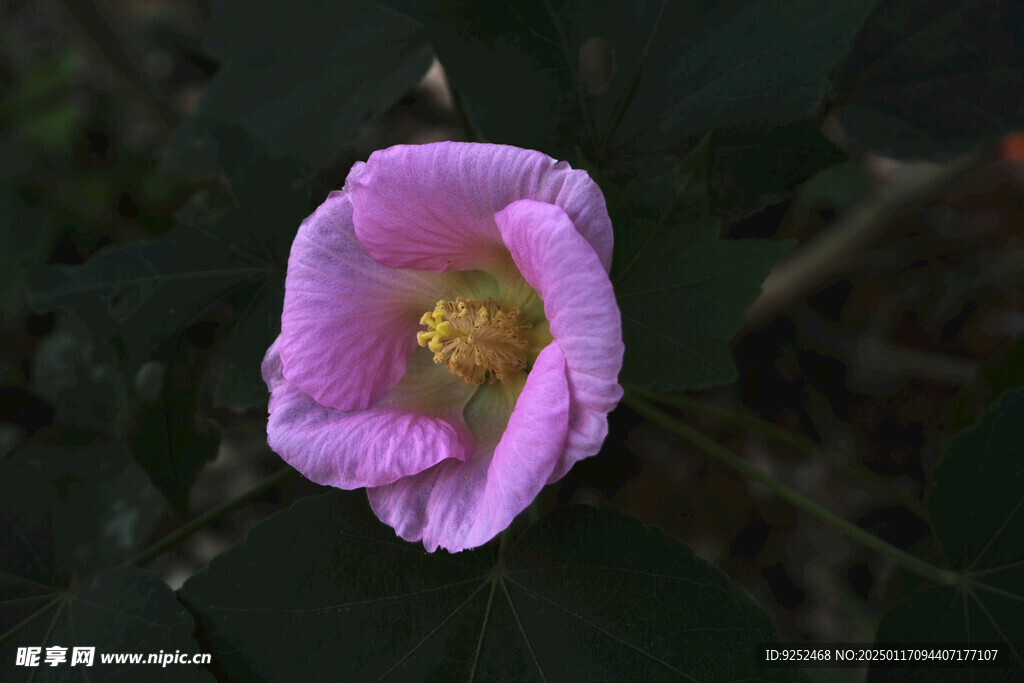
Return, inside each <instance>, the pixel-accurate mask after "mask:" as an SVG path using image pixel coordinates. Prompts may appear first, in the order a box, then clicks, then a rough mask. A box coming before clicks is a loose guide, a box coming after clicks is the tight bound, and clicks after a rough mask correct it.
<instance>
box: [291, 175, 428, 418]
mask: <svg viewBox="0 0 1024 683" xmlns="http://www.w3.org/2000/svg"><path fill="white" fill-rule="evenodd" d="M441 290H443V287H442V282H441V280H440V279H439V277H438V275H437V274H435V273H428V272H423V271H408V270H397V269H393V268H386V267H384V266H382V265H380V264H379V263H377V262H376V261H374V260H373V259H372V258H370V256H369V255H368V254H367V253H366V251H365V250H364V249H363V248H362V246H361V245H360V244H359V241H358V240H357V239H356V236H355V232H354V231H353V228H352V200H351V198H350V197H349V196H348V195H347V194H345V193H344V192H332V193H331V194H330V196H329V197H328V198H327V201H325V202H324V203H323V204H322V205H321V206H320V207H319V208H318V209H317V210H316V211H314V212H313V214H312V215H310V216H309V218H307V219H306V220H305V221H303V223H302V225H301V226H300V227H299V232H298V234H297V235H296V237H295V242H294V244H293V245H292V251H291V256H290V258H289V259H288V275H287V278H286V280H285V295H284V312H283V313H282V315H281V337H280V353H281V357H282V359H283V362H284V376H285V377H287V378H288V380H289V381H290V382H292V383H294V384H295V386H296V387H297V388H298V389H301V390H302V391H303V392H304V393H306V394H308V395H309V396H311V397H313V398H314V399H316V400H317V402H318V403H320V404H322V405H324V406H329V407H331V408H337V409H338V410H354V409H357V408H365V407H367V406H369V405H370V404H371V403H373V402H374V401H376V400H377V399H378V398H380V397H381V396H382V395H383V394H384V393H385V392H387V391H388V390H389V389H391V387H393V386H394V385H395V383H396V382H398V380H399V378H400V377H401V376H402V373H403V372H405V364H406V358H407V357H408V356H409V354H410V353H411V352H412V351H413V349H414V348H415V347H416V332H417V331H418V330H419V329H420V327H419V324H418V323H419V318H420V316H421V315H422V314H423V312H424V311H426V310H429V309H431V308H433V306H434V304H435V303H436V302H437V300H438V299H439V298H441V296H440V295H441V294H442V293H443V292H442V291H441Z"/></svg>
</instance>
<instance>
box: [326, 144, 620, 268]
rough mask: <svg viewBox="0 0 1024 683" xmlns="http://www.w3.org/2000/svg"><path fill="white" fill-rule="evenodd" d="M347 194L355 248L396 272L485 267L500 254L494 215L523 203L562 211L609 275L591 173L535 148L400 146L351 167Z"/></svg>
mask: <svg viewBox="0 0 1024 683" xmlns="http://www.w3.org/2000/svg"><path fill="white" fill-rule="evenodd" d="M345 188H346V190H349V191H350V192H351V193H352V197H353V203H354V204H355V217H354V218H355V228H356V234H357V235H358V236H359V241H360V242H361V243H362V244H363V246H364V247H365V248H366V250H367V251H368V252H369V253H370V254H371V255H372V256H373V258H375V259H377V260H378V261H379V262H381V263H383V264H385V265H388V266H392V267H395V268H418V269H424V270H434V271H443V270H449V269H454V270H458V269H466V268H484V267H487V266H489V265H492V264H493V263H494V262H495V261H496V260H498V259H500V258H501V256H502V254H504V249H503V248H502V242H501V237H500V235H499V233H498V229H497V226H496V225H495V223H494V214H495V213H496V212H498V211H500V210H502V209H504V208H505V207H506V206H508V205H509V204H511V203H512V202H514V201H516V200H518V199H536V200H539V201H543V202H549V203H552V204H555V205H557V206H560V207H561V208H562V210H564V211H565V213H566V214H568V216H569V218H570V220H571V221H572V222H573V223H574V224H575V225H576V229H577V230H578V231H579V233H580V234H581V235H583V237H584V238H585V239H586V240H587V241H588V242H589V243H590V246H591V247H592V249H593V251H594V252H595V253H596V254H597V255H598V260H599V261H600V263H601V265H602V266H603V267H604V270H605V271H606V272H607V270H608V268H609V266H610V265H611V259H612V224H611V219H609V217H608V210H607V208H606V207H605V202H604V196H603V195H602V194H601V190H600V189H599V188H598V186H597V184H596V183H594V181H592V180H591V179H590V176H588V175H587V173H586V172H585V171H581V170H573V169H572V168H570V167H569V165H568V164H567V163H566V162H556V161H555V160H554V159H552V158H551V157H549V156H547V155H546V154H542V153H541V152H536V151H533V150H526V149H519V148H517V147H508V146H505V145H489V144H474V143H460V142H438V143H433V144H427V145H398V146H395V147H390V148H388V149H385V150H380V151H376V152H374V153H373V154H372V155H371V156H370V159H369V160H368V161H367V162H366V163H365V164H357V165H356V166H353V167H352V171H351V172H350V173H349V176H348V180H347V181H346V184H345Z"/></svg>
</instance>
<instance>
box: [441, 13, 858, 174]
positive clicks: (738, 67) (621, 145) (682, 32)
mask: <svg viewBox="0 0 1024 683" xmlns="http://www.w3.org/2000/svg"><path fill="white" fill-rule="evenodd" d="M428 4H432V5H436V6H437V7H436V8H435V9H434V11H433V12H428V13H425V14H424V21H425V22H426V24H427V26H428V30H429V31H430V34H431V39H432V41H433V44H434V47H435V49H436V50H437V54H438V57H439V58H440V60H441V62H442V64H443V65H444V66H445V69H446V72H447V74H448V77H449V79H450V80H451V82H452V83H453V84H454V86H455V87H456V88H458V89H459V91H460V93H461V95H462V98H463V100H464V101H465V103H466V105H467V107H468V109H469V112H470V115H471V116H472V118H473V121H474V122H475V123H476V125H477V126H478V127H479V128H480V130H481V132H482V133H483V135H484V136H486V137H487V138H489V139H491V140H493V141H496V142H506V143H510V144H516V145H520V146H523V147H534V148H538V149H542V150H544V151H546V152H548V153H549V154H551V155H552V156H555V157H557V158H566V157H567V156H568V155H569V154H571V153H573V152H574V150H575V149H576V148H577V147H579V148H581V149H582V150H583V152H584V153H585V154H586V155H587V157H588V158H590V159H593V160H595V161H597V162H598V163H599V164H604V163H605V162H608V161H612V162H618V163H620V164H622V165H624V166H626V167H628V168H629V169H631V170H632V171H634V172H635V171H637V170H643V167H644V166H645V165H649V162H651V161H652V160H655V159H657V158H659V157H663V156H665V155H668V154H679V153H682V152H685V151H686V150H687V149H688V148H689V147H690V146H692V144H694V143H695V142H696V138H697V136H700V135H702V134H703V133H704V132H705V131H708V130H712V129H716V128H720V127H733V126H749V125H758V126H767V125H771V124H778V123H784V124H790V123H794V122H796V121H799V120H801V119H805V118H807V117H808V115H809V114H810V112H811V111H812V109H813V107H814V105H815V104H816V103H817V102H818V100H819V99H820V97H821V96H822V95H824V94H825V86H826V80H825V77H826V75H827V74H828V71H829V70H830V68H831V67H832V65H833V64H834V62H835V61H836V60H837V59H839V58H840V57H841V56H842V55H843V53H844V51H845V49H846V46H847V44H848V41H849V39H850V37H851V36H852V35H853V33H854V32H855V30H856V29H857V27H858V26H859V25H860V23H861V21H862V19H863V18H864V16H865V15H866V13H867V12H868V10H869V9H870V7H871V5H872V4H873V2H871V1H869V0H858V1H857V2H839V1H838V0H829V1H827V2H821V1H820V0H789V1H786V2H776V3H768V4H766V3H758V2H737V1H733V0H725V1H718V2H706V3H699V4H695V3H678V2H676V3H674V2H666V1H663V0H662V1H658V0H649V1H647V2H630V3H599V2H594V1H593V0H565V1H563V2H550V3H548V2H546V3H527V4H526V5H523V4H521V3H518V4H517V3H507V4H503V5H495V4H494V3H490V2H486V3H485V2H475V1H474V0H435V2H434V3H428ZM588 41H589V42H588ZM595 47H596V48H598V49H594V48H595ZM591 58H594V59H596V60H597V61H598V62H599V64H600V63H603V64H606V65H608V67H607V68H606V69H605V70H604V71H602V72H601V73H602V74H604V75H605V77H606V79H607V80H606V82H602V83H600V84H595V83H593V82H592V80H593V76H592V72H593V68H592V67H593V64H592V63H591ZM495 74H501V77H500V78H495ZM602 80H603V79H602ZM595 85H599V86H603V87H595ZM812 149H813V148H812Z"/></svg>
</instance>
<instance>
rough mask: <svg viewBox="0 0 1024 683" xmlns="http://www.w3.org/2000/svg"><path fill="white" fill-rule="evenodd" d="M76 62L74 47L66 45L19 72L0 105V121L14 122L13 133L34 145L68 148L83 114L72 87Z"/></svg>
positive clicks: (77, 59) (78, 61)
mask: <svg viewBox="0 0 1024 683" xmlns="http://www.w3.org/2000/svg"><path fill="white" fill-rule="evenodd" d="M80 63H81V60H80V59H79V55H78V54H77V53H76V52H75V50H74V49H73V48H66V49H64V50H62V51H59V52H57V54H55V55H54V56H53V57H51V58H50V59H47V60H45V61H43V62H42V63H40V64H38V65H36V66H34V67H33V68H31V69H30V70H29V71H28V72H27V73H24V74H22V75H20V77H19V79H18V82H17V83H16V84H15V86H14V87H13V88H12V90H11V92H10V94H9V95H8V96H7V97H5V98H4V99H3V102H2V105H0V122H6V121H12V122H14V123H15V124H16V128H15V130H16V134H20V135H22V136H24V137H25V139H26V140H27V141H28V142H29V144H31V145H32V146H34V147H39V148H41V149H43V150H47V151H60V150H65V149H67V148H68V147H70V146H71V143H72V139H73V137H74V136H75V135H76V134H77V133H78V131H79V124H80V122H81V120H82V118H83V114H84V111H83V109H82V106H81V103H80V102H79V101H78V99H77V98H76V97H75V93H74V91H73V89H72V86H73V85H74V83H73V80H74V77H75V74H76V72H77V71H78V69H79V65H80Z"/></svg>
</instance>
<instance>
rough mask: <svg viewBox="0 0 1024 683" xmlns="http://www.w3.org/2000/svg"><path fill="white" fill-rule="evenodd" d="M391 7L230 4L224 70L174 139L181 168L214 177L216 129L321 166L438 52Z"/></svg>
mask: <svg viewBox="0 0 1024 683" xmlns="http://www.w3.org/2000/svg"><path fill="white" fill-rule="evenodd" d="M387 4H388V3H386V2H373V1H372V0H350V1H348V2H344V3H336V2H327V3H324V2H318V1H315V0H298V1H296V2H290V3H287V4H285V5H282V4H281V3H278V2H273V1H272V0H263V1H260V2H239V1H235V2H223V3H218V4H217V5H215V13H214V17H213V20H212V22H211V27H210V32H209V35H208V38H207V46H208V48H209V49H210V50H211V51H212V52H214V54H215V55H216V56H218V57H219V58H220V59H221V62H222V63H221V67H220V69H219V70H218V72H217V75H216V76H215V77H214V80H213V82H212V83H211V84H210V86H209V89H208V90H207V92H206V94H205V95H204V97H203V100H202V102H201V103H200V105H199V114H198V115H197V116H195V117H193V118H192V119H190V120H189V121H188V122H187V123H186V124H185V126H184V127H183V129H182V130H181V131H179V133H178V135H177V136H176V137H175V139H174V140H173V141H172V143H171V145H170V149H169V153H170V156H171V159H172V161H173V162H174V163H175V165H178V166H181V167H190V168H199V169H201V170H206V171H211V172H214V171H215V170H216V165H215V163H214V159H215V157H213V155H212V154H211V153H210V152H211V151H212V148H211V147H210V145H211V144H212V143H213V142H214V141H215V140H216V139H217V135H216V132H215V131H212V130H211V127H212V126H213V125H215V123H214V122H216V121H222V122H227V123H230V124H236V125H239V126H241V127H243V128H244V129H245V130H246V131H248V132H249V133H250V134H251V135H253V136H254V137H256V138H258V139H261V140H264V141H266V142H267V143H270V144H271V145H272V146H274V147H276V148H277V149H279V150H281V151H282V152H283V153H285V154H287V155H288V156H294V157H296V158H299V159H302V160H303V161H305V162H306V163H307V164H309V165H310V166H312V167H315V168H318V167H320V166H322V165H323V164H324V163H325V162H327V161H328V160H330V159H331V157H332V156H334V154H335V153H337V152H338V151H339V149H340V148H341V146H342V144H343V143H345V142H347V141H348V140H349V139H351V138H352V137H354V136H355V134H356V133H358V132H359V129H360V128H361V127H362V126H363V125H364V124H366V123H367V122H369V121H370V120H372V119H373V118H375V117H376V116H377V115H379V114H381V113H382V112H383V111H384V110H385V109H387V108H388V107H389V106H391V104H392V103H394V102H395V101H396V100H398V98H399V97H401V96H402V94H403V93H405V92H406V91H407V90H409V89H410V88H412V87H413V86H414V85H415V84H416V83H417V82H418V81H419V80H420V78H422V76H423V74H425V73H426V71H427V68H428V67H429V66H430V62H431V59H432V53H431V50H430V46H429V45H428V44H427V42H426V39H425V36H424V35H423V31H422V27H421V26H420V25H419V23H418V22H417V21H416V20H414V19H412V18H411V17H409V16H407V15H406V14H404V13H402V12H401V11H399V10H398V9H391V8H390V7H388V6H387Z"/></svg>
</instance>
